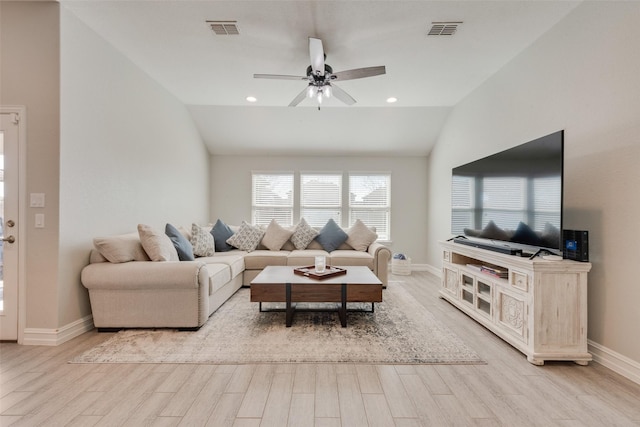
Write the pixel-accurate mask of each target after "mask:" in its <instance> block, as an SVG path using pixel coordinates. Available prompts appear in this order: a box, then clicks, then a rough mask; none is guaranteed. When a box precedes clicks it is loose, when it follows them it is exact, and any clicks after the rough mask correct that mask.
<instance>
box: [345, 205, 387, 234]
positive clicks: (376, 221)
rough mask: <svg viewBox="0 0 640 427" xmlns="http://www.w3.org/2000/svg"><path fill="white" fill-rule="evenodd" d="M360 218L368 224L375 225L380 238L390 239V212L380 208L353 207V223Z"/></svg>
mask: <svg viewBox="0 0 640 427" xmlns="http://www.w3.org/2000/svg"><path fill="white" fill-rule="evenodd" d="M357 219H359V220H360V221H362V222H363V223H365V224H366V225H367V227H374V228H375V230H376V233H377V234H378V239H380V240H389V212H388V211H387V210H380V209H351V218H350V221H349V222H350V223H351V224H352V225H353V223H354V222H356V220H357Z"/></svg>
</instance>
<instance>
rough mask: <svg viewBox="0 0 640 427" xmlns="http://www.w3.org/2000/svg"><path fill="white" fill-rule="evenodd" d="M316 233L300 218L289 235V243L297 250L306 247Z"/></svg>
mask: <svg viewBox="0 0 640 427" xmlns="http://www.w3.org/2000/svg"><path fill="white" fill-rule="evenodd" d="M317 235H318V232H317V231H316V230H315V229H314V228H313V227H311V226H310V225H309V224H307V221H305V219H304V218H300V222H299V223H298V224H297V225H296V228H295V230H293V234H292V235H291V243H293V246H295V247H296V249H298V250H299V251H302V250H304V249H307V246H309V243H311V241H312V240H313V239H315V237H316V236H317Z"/></svg>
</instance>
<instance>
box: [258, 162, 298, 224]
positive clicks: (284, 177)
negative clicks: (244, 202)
mask: <svg viewBox="0 0 640 427" xmlns="http://www.w3.org/2000/svg"><path fill="white" fill-rule="evenodd" d="M251 194H252V195H251V200H252V205H251V216H252V222H253V223H254V224H258V225H267V224H269V222H271V220H272V219H275V220H276V221H277V222H278V223H279V224H281V225H292V224H293V174H292V173H286V174H275V173H274V174H263V173H254V174H253V175H252V192H251Z"/></svg>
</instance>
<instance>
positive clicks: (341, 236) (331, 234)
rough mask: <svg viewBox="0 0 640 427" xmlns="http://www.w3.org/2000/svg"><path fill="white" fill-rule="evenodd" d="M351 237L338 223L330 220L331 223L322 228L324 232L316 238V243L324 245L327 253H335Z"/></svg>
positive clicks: (328, 222)
mask: <svg viewBox="0 0 640 427" xmlns="http://www.w3.org/2000/svg"><path fill="white" fill-rule="evenodd" d="M348 237H349V236H348V235H347V233H345V232H344V230H343V229H342V228H340V226H339V225H338V224H336V222H335V221H334V220H333V219H332V218H330V219H329V221H327V223H326V224H325V226H324V227H322V230H320V232H319V233H318V235H317V236H316V241H317V242H318V243H320V244H321V245H322V248H323V249H324V250H325V251H327V252H331V251H335V250H336V249H338V247H339V246H340V245H341V244H343V243H344V242H345V241H346V240H347V238H348Z"/></svg>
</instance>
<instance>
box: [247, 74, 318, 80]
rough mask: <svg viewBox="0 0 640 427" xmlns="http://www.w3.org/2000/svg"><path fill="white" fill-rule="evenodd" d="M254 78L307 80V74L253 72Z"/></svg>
mask: <svg viewBox="0 0 640 427" xmlns="http://www.w3.org/2000/svg"><path fill="white" fill-rule="evenodd" d="M253 78H254V79H278V80H308V79H309V78H308V77H307V76H304V77H303V76H287V75H282V74H254V75H253Z"/></svg>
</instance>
